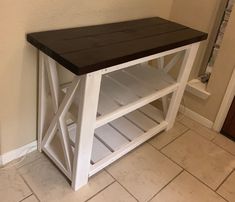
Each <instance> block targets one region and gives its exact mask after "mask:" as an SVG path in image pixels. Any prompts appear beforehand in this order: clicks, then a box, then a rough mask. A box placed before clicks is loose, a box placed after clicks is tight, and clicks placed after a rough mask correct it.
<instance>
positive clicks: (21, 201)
mask: <svg viewBox="0 0 235 202" xmlns="http://www.w3.org/2000/svg"><path fill="white" fill-rule="evenodd" d="M31 196H33V193H32V194H30V195H29V196H26V197H25V198H23V199H22V200H20V201H19V202H23V201H24V200H25V199H27V198H29V197H31Z"/></svg>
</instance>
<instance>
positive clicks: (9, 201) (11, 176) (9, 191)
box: [0, 169, 32, 202]
mask: <svg viewBox="0 0 235 202" xmlns="http://www.w3.org/2000/svg"><path fill="white" fill-rule="evenodd" d="M31 193H32V192H31V191H30V189H29V188H28V187H27V185H26V184H25V183H24V181H23V179H22V178H21V177H20V176H19V174H18V173H17V172H16V170H15V169H7V170H6V169H0V201H4V202H18V201H20V200H22V199H24V198H26V197H27V196H29V195H30V194H31Z"/></svg>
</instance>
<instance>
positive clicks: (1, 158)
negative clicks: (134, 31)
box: [0, 141, 37, 166]
mask: <svg viewBox="0 0 235 202" xmlns="http://www.w3.org/2000/svg"><path fill="white" fill-rule="evenodd" d="M36 149H37V141H34V142H32V143H29V144H27V145H24V146H22V147H20V148H18V149H15V150H12V151H10V152H7V153H5V154H2V155H0V166H3V165H6V164H7V163H9V162H11V161H13V160H15V159H18V158H20V157H22V156H24V155H25V154H27V153H30V152H33V151H35V150H36Z"/></svg>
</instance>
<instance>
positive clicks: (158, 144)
mask: <svg viewBox="0 0 235 202" xmlns="http://www.w3.org/2000/svg"><path fill="white" fill-rule="evenodd" d="M187 130H188V128H187V127H185V126H184V125H183V124H181V123H179V122H176V123H175V125H174V127H173V128H172V129H170V130H169V131H166V132H163V133H160V134H158V135H157V136H156V137H154V138H153V139H151V140H150V141H149V143H150V144H151V145H153V146H154V147H155V148H157V149H161V148H163V147H164V146H166V145H167V144H169V143H170V142H171V141H173V140H174V139H176V138H177V137H179V136H180V135H182V134H183V133H184V132H186V131H187Z"/></svg>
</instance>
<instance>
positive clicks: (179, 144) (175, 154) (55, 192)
mask: <svg viewBox="0 0 235 202" xmlns="http://www.w3.org/2000/svg"><path fill="white" fill-rule="evenodd" d="M0 201H1V202H37V201H42V202H83V201H88V202H135V201H140V202H142V201H146V202H148V201H149V202H224V201H229V202H235V143H234V142H232V141H230V140H228V139H227V138H225V137H223V136H222V135H220V134H217V133H215V132H213V131H211V130H209V129H207V128H205V127H203V126H201V125H200V124H198V123H196V122H194V121H192V120H191V119H189V118H186V117H184V118H183V119H181V120H179V121H177V122H176V124H175V126H174V128H172V129H171V130H170V131H168V132H163V133H161V134H160V135H158V136H156V137H155V138H153V139H152V140H150V141H148V142H147V143H145V144H143V145H142V146H140V147H139V148H137V149H136V150H134V151H132V152H131V153H129V154H128V155H126V156H125V157H123V158H121V159H120V160H119V161H117V162H115V163H113V164H112V165H110V166H109V167H108V168H106V169H105V170H104V171H102V172H100V173H98V174H97V175H95V176H94V177H92V178H91V179H90V181H89V183H88V185H86V186H85V187H83V188H82V189H81V190H79V191H77V192H73V191H72V190H71V188H70V186H69V183H68V182H67V181H66V179H65V178H64V176H63V175H61V173H60V172H59V171H58V170H57V169H56V168H55V167H54V165H53V164H52V163H51V162H50V161H49V160H48V159H47V158H46V157H45V156H44V155H43V154H40V153H38V152H33V153H31V154H30V155H28V156H27V158H26V159H25V160H24V161H23V162H21V163H20V164H15V162H13V163H11V164H10V165H8V166H7V167H6V168H1V169H0Z"/></svg>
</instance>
